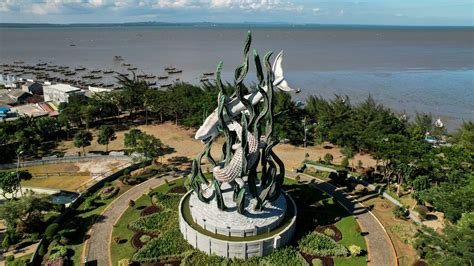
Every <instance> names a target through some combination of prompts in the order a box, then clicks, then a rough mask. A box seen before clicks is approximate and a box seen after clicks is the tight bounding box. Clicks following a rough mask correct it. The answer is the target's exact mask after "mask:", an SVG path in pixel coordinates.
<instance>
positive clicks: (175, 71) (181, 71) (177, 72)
mask: <svg viewBox="0 0 474 266" xmlns="http://www.w3.org/2000/svg"><path fill="white" fill-rule="evenodd" d="M179 73H183V70H178V69H175V70H170V71H168V74H179Z"/></svg>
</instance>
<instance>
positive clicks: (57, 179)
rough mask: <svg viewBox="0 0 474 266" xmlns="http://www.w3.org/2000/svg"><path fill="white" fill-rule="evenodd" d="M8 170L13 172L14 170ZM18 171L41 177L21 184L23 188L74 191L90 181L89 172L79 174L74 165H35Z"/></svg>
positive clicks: (77, 168)
mask: <svg viewBox="0 0 474 266" xmlns="http://www.w3.org/2000/svg"><path fill="white" fill-rule="evenodd" d="M10 170H12V171H15V170H16V169H10ZM20 170H28V171H29V172H30V173H31V174H32V175H33V177H35V176H38V177H41V178H32V179H31V180H27V181H22V182H21V184H22V185H23V186H30V187H44V188H54V189H61V190H68V191H76V189H77V188H79V187H80V186H81V185H82V184H84V183H85V182H87V181H89V180H91V174H90V172H79V171H80V169H79V167H78V166H77V165H76V164H75V163H57V164H45V165H35V166H28V167H22V168H20ZM7 171H8V170H7ZM46 174H48V177H46Z"/></svg>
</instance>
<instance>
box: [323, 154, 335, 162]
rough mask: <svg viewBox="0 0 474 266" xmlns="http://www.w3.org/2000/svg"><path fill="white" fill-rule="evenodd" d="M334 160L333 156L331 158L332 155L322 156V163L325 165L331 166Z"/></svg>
mask: <svg viewBox="0 0 474 266" xmlns="http://www.w3.org/2000/svg"><path fill="white" fill-rule="evenodd" d="M333 160H334V156H332V154H330V153H326V154H325V155H324V161H325V162H326V163H327V164H332V161H333Z"/></svg>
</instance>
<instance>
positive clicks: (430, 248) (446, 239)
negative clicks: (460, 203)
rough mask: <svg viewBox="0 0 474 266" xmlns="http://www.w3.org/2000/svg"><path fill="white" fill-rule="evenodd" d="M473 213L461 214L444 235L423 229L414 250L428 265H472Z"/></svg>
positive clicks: (447, 226) (447, 227)
mask: <svg viewBox="0 0 474 266" xmlns="http://www.w3.org/2000/svg"><path fill="white" fill-rule="evenodd" d="M473 230H474V212H469V213H465V214H463V216H462V217H461V219H460V220H459V221H458V222H457V223H456V224H454V225H451V224H447V225H446V228H445V229H444V234H438V233H436V232H435V231H434V230H433V229H431V228H427V227H425V228H424V230H423V232H421V233H419V234H418V235H417V239H416V241H415V244H414V246H415V248H416V250H417V251H418V254H420V256H421V257H422V258H423V259H424V260H426V261H427V262H428V263H429V264H430V265H472V262H473V261H474V237H473V235H472V232H473Z"/></svg>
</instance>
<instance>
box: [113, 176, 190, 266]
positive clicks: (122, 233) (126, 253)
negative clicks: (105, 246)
mask: <svg viewBox="0 0 474 266" xmlns="http://www.w3.org/2000/svg"><path fill="white" fill-rule="evenodd" d="M185 180H186V178H185V177H184V178H180V179H178V180H175V181H173V182H170V183H169V185H166V184H164V185H161V186H159V187H157V188H155V189H153V191H154V192H161V193H166V192H168V191H169V190H170V189H171V188H173V187H176V186H182V185H183V184H184V181H185ZM150 205H151V202H150V197H148V196H142V197H140V198H139V199H138V200H137V201H135V206H134V207H133V208H128V209H127V210H126V211H125V212H124V213H123V214H122V216H121V217H120V219H119V221H118V222H117V224H116V226H115V227H114V229H113V231H112V239H114V238H115V237H120V239H126V240H128V241H127V242H125V243H123V242H121V243H115V241H111V243H110V256H111V258H112V265H117V262H118V261H120V260H121V259H128V258H131V257H132V255H133V254H134V253H135V252H136V250H135V249H134V248H133V247H132V245H131V244H130V241H129V240H130V239H131V238H132V236H133V234H134V233H133V231H131V230H129V229H128V224H129V223H131V222H133V221H135V220H137V219H138V218H139V217H140V212H141V210H142V209H143V208H144V207H147V206H150Z"/></svg>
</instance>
